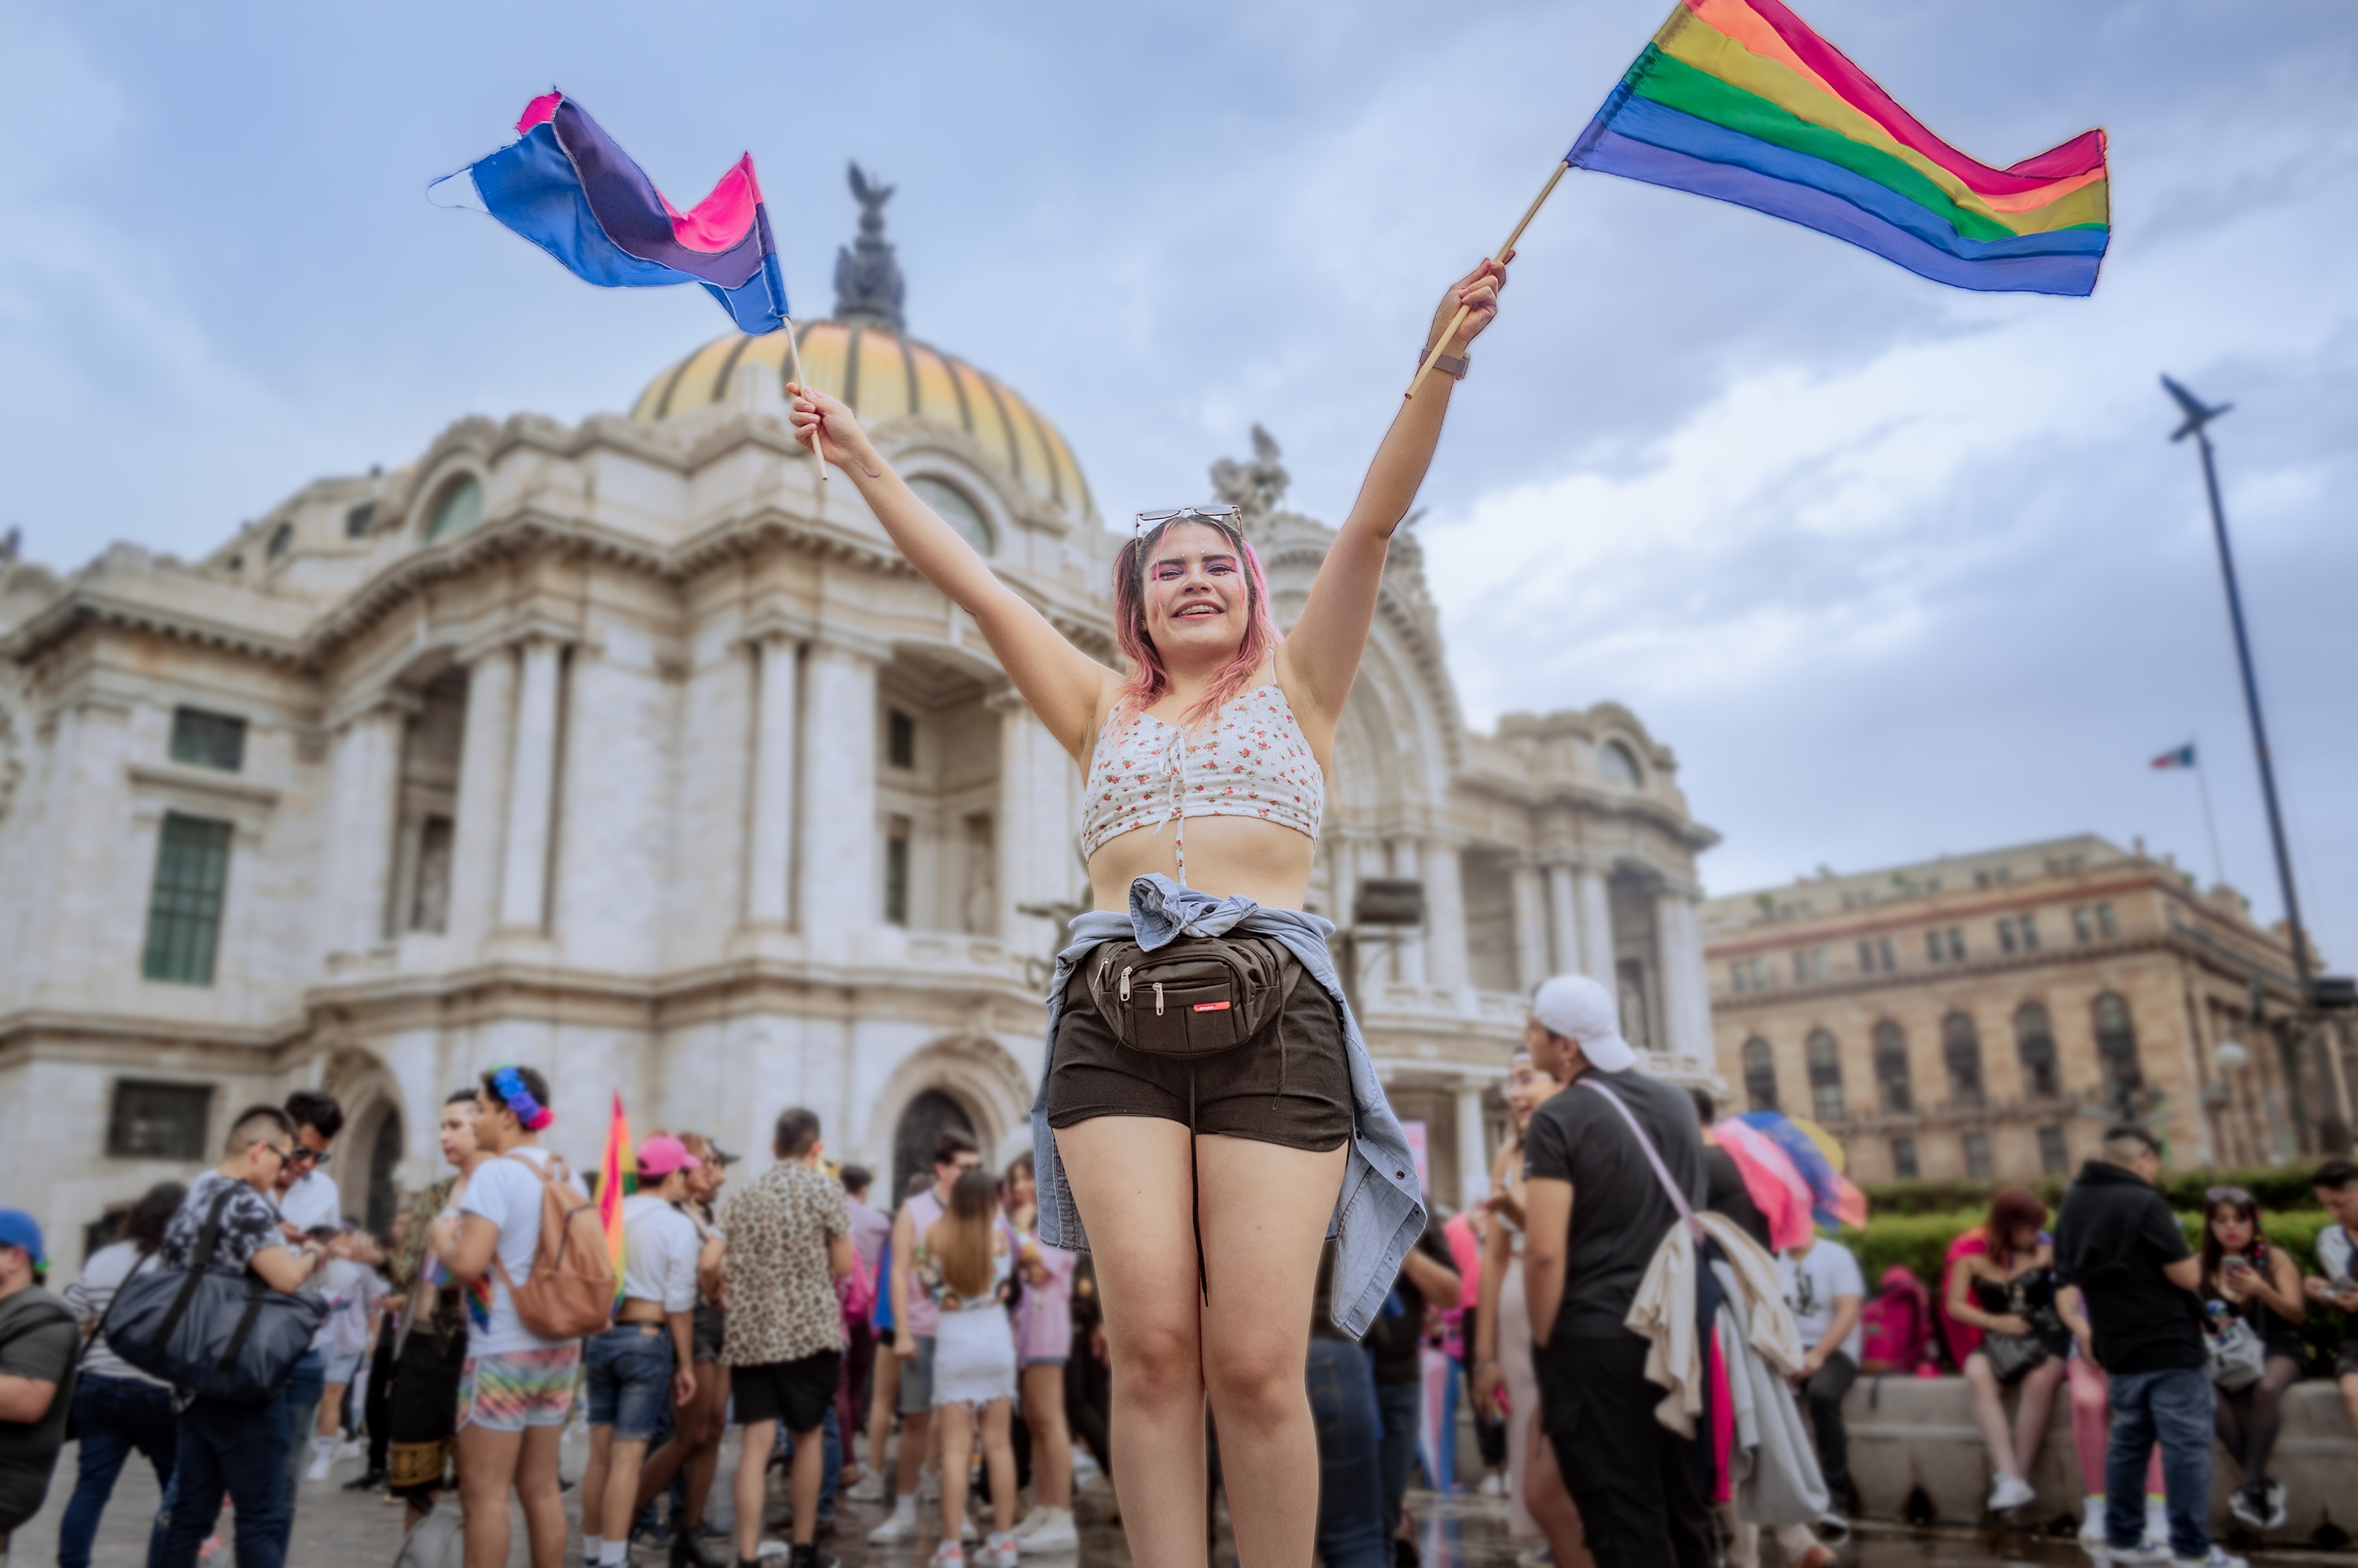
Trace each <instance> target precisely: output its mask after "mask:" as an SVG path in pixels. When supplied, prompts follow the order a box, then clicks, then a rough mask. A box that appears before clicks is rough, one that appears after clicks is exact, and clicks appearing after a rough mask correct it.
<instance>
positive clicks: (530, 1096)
mask: <svg viewBox="0 0 2358 1568" xmlns="http://www.w3.org/2000/svg"><path fill="white" fill-rule="evenodd" d="M548 1100H549V1095H548V1080H547V1079H546V1078H545V1077H543V1076H541V1075H540V1074H539V1073H537V1072H535V1070H533V1069H532V1068H530V1067H516V1066H509V1067H494V1068H493V1069H492V1071H490V1072H488V1073H485V1074H484V1075H483V1077H482V1089H481V1096H480V1108H479V1109H478V1110H477V1111H476V1113H475V1143H476V1147H477V1148H478V1149H480V1150H481V1151H482V1152H484V1153H485V1154H487V1155H489V1156H490V1157H489V1158H488V1159H486V1160H484V1161H483V1162H482V1163H481V1165H479V1166H477V1167H476V1169H475V1172H474V1174H473V1175H472V1176H471V1177H470V1178H469V1180H468V1183H467V1194H466V1196H465V1197H463V1198H462V1199H460V1203H459V1213H458V1217H457V1222H456V1224H455V1225H453V1224H452V1223H451V1222H449V1220H447V1219H446V1220H442V1221H438V1222H437V1225H436V1234H435V1236H434V1238H433V1241H432V1246H433V1248H434V1250H435V1254H436V1255H437V1256H438V1257H439V1258H440V1259H441V1260H442V1262H443V1264H444V1266H445V1267H447V1268H448V1269H449V1271H450V1272H451V1274H452V1275H453V1276H454V1277H455V1278H457V1279H459V1280H460V1281H464V1282H465V1283H466V1285H467V1293H468V1309H469V1314H470V1316H471V1319H472V1324H471V1332H470V1335H469V1337H468V1340H467V1359H466V1364H465V1365H464V1367H463V1368H461V1369H460V1374H459V1498H460V1505H461V1506H462V1507H463V1508H464V1509H465V1510H466V1515H467V1568H499V1565H500V1564H502V1563H505V1562H506V1561H507V1555H508V1493H509V1490H510V1489H511V1488H513V1489H514V1493H515V1496H516V1499H517V1501H518V1502H520V1503H522V1504H523V1506H524V1519H525V1533H526V1534H527V1535H528V1536H529V1537H530V1538H531V1541H532V1568H562V1564H563V1563H564V1560H565V1499H564V1497H563V1495H562V1493H561V1492H560V1491H559V1490H558V1487H557V1439H558V1436H559V1434H560V1433H562V1431H563V1429H564V1425H565V1417H566V1412H567V1411H568V1410H570V1409H571V1408H572V1404H573V1382H574V1375H575V1373H576V1372H577V1371H578V1370H579V1368H580V1365H581V1336H583V1335H585V1334H594V1333H599V1332H602V1331H603V1329H604V1328H605V1326H606V1325H607V1323H608V1321H609V1320H610V1319H611V1315H612V1313H613V1306H614V1270H613V1264H612V1262H611V1260H609V1258H608V1257H607V1255H606V1246H605V1238H604V1233H603V1232H602V1231H601V1230H600V1228H599V1225H598V1217H597V1210H596V1209H594V1208H592V1207H591V1206H590V1200H589V1196H588V1195H587V1194H586V1193H584V1192H583V1191H582V1189H581V1184H580V1183H579V1182H578V1181H577V1180H575V1179H574V1178H573V1177H572V1176H571V1175H569V1174H568V1173H565V1171H564V1167H563V1164H562V1163H561V1162H558V1161H557V1157H556V1155H555V1154H553V1153H552V1152H549V1151H548V1150H546V1149H543V1148H542V1147H541V1146H540V1134H541V1131H542V1130H544V1129H545V1128H546V1127H547V1126H548V1124H549V1123H550V1121H551V1120H553V1119H554V1117H553V1116H552V1114H551V1113H550V1111H549V1108H548ZM486 1294H488V1296H489V1298H490V1299H489V1306H488V1310H484V1309H483V1308H482V1307H481V1303H482V1302H483V1299H484V1297H485V1295H486Z"/></svg>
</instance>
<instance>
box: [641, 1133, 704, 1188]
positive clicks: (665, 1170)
mask: <svg viewBox="0 0 2358 1568" xmlns="http://www.w3.org/2000/svg"><path fill="white" fill-rule="evenodd" d="M703 1164H704V1162H703V1161H701V1160H699V1159H698V1158H697V1157H696V1156H695V1155H693V1154H691V1153H689V1152H687V1144H685V1143H682V1142H681V1141H679V1140H678V1139H676V1138H672V1137H662V1138H650V1139H648V1140H647V1141H645V1142H644V1143H642V1144H640V1145H639V1174H640V1175H642V1176H654V1177H656V1178H658V1179H660V1178H662V1177H665V1176H668V1175H670V1174H671V1173H673V1172H674V1171H693V1170H697V1169H699V1168H700V1167H701V1166H702V1165H703Z"/></svg>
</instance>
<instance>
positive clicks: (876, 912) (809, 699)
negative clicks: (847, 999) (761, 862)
mask: <svg viewBox="0 0 2358 1568" xmlns="http://www.w3.org/2000/svg"><path fill="white" fill-rule="evenodd" d="M881 662H882V661H881V660H880V659H879V658H878V657H877V655H876V654H874V653H872V652H871V651H869V650H868V649H867V648H865V647H855V646H852V645H849V644H848V643H846V642H844V641H841V640H839V639H828V640H822V641H819V642H816V643H812V644H811V647H810V652H809V654H808V655H807V656H806V658H805V660H804V662H803V676H804V702H805V713H804V718H803V733H804V735H805V736H806V742H805V744H804V746H803V748H802V752H803V758H804V766H803V795H802V849H803V852H802V861H801V867H800V871H801V881H800V883H799V885H798V887H797V894H798V896H797V898H796V909H797V911H798V913H799V914H800V916H801V922H802V930H803V935H804V937H805V940H806V942H807V943H808V945H809V947H810V950H811V952H812V954H813V955H814V956H815V957H816V956H825V957H831V958H835V959H838V960H842V959H847V958H849V957H851V956H852V955H853V954H854V953H856V952H857V951H858V950H859V947H860V943H861V942H863V941H864V940H865V938H866V936H867V934H868V933H869V932H870V931H871V929H872V928H873V927H874V926H875V925H876V924H877V922H878V921H879V920H880V919H882V908H883V899H882V883H881V876H882V873H881V871H880V870H879V865H880V849H879V843H880V840H881V839H882V837H883V833H884V826H883V823H882V821H881V820H880V819H879V818H878V816H877V812H876V671H877V668H878V665H880V664H881Z"/></svg>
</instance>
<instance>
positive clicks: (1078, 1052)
mask: <svg viewBox="0 0 2358 1568" xmlns="http://www.w3.org/2000/svg"><path fill="white" fill-rule="evenodd" d="M1100 1116H1152V1117H1159V1118H1161V1119H1163V1120H1165V1121H1175V1122H1178V1123H1179V1124H1180V1125H1181V1126H1183V1127H1187V1128H1191V1129H1193V1130H1195V1131H1197V1132H1214V1133H1222V1134H1225V1135H1227V1136H1228V1137H1231V1138H1249V1139H1252V1140H1254V1141H1257V1142H1261V1143H1279V1144H1282V1145H1284V1146H1285V1147H1286V1148H1289V1149H1308V1150H1313V1151H1315V1152H1321V1153H1323V1152H1325V1151H1327V1150H1329V1149H1338V1148H1340V1147H1342V1145H1343V1144H1344V1142H1345V1141H1347V1140H1348V1139H1349V1138H1350V1136H1351V1125H1352V1118H1351V1065H1350V1062H1349V1060H1348V1058H1347V1056H1346V1055H1345V1054H1344V1049H1343V1024H1342V1020H1341V1018H1340V1017H1338V1016H1337V1014H1336V1010H1335V1003H1334V1000H1333V999H1331V998H1329V997H1328V996H1327V994H1326V993H1325V990H1323V989H1320V987H1319V985H1318V983H1317V982H1316V981H1315V980H1314V979H1310V977H1308V976H1307V975H1304V976H1303V978H1302V979H1301V981H1300V983H1298V984H1297V985H1295V986H1294V988H1293V995H1292V996H1291V997H1289V998H1288V999H1287V1000H1286V1003H1285V1010H1284V1011H1283V1012H1282V1013H1281V1014H1279V1015H1278V1016H1277V1017H1276V1018H1274V1019H1272V1020H1271V1021H1270V1022H1269V1023H1268V1025H1267V1026H1265V1027H1264V1028H1263V1029H1262V1030H1261V1032H1260V1033H1259V1034H1256V1035H1255V1036H1253V1037H1252V1038H1251V1039H1250V1040H1248V1041H1246V1042H1245V1043H1244V1044H1241V1045H1239V1046H1238V1047H1236V1048H1235V1049H1234V1050H1231V1051H1222V1052H1219V1053H1217V1054H1213V1055H1208V1056H1159V1055H1153V1054H1149V1053H1147V1052H1144V1051H1136V1050H1132V1049H1131V1048H1130V1046H1127V1045H1125V1044H1122V1043H1121V1042H1120V1041H1119V1040H1117V1039H1115V1038H1114V1033H1113V1031H1112V1030H1111V1029H1109V1028H1108V1027H1107V1026H1106V1022H1105V1019H1104V1018H1103V1017H1102V1016H1100V1015H1099V1014H1098V1010H1097V1005H1096V1004H1095V1003H1094V1002H1092V1001H1091V1000H1089V985H1088V962H1087V958H1084V959H1083V960H1082V962H1080V963H1078V964H1076V965H1075V966H1074V967H1073V978H1072V981H1071V983H1070V984H1069V985H1068V986H1067V987H1066V988H1065V1005H1064V1010H1063V1011H1061V1012H1059V1013H1058V1014H1057V1017H1056V1050H1055V1056H1054V1057H1053V1058H1052V1060H1051V1061H1050V1064H1049V1067H1048V1125H1049V1126H1051V1127H1055V1128H1065V1127H1071V1126H1073V1125H1074V1124H1075V1123H1076V1122H1082V1121H1087V1120H1089V1119H1092V1118H1095V1117H1100Z"/></svg>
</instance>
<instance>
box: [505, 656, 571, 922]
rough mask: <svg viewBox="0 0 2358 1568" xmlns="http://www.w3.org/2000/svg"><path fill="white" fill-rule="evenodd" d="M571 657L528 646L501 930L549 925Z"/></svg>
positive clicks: (520, 686) (512, 769)
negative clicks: (551, 850)
mask: <svg viewBox="0 0 2358 1568" xmlns="http://www.w3.org/2000/svg"><path fill="white" fill-rule="evenodd" d="M564 659H565V651H564V650H563V649H562V648H560V647H558V646H557V643H555V642H553V641H551V640H549V639H548V638H546V637H534V638H531V639H529V640H527V641H526V642H525V645H524V649H523V653H522V656H521V659H520V665H521V667H520V669H519V671H518V675H517V681H516V717H515V750H514V761H513V762H511V763H510V764H509V768H508V811H507V841H506V843H505V845H504V846H503V853H502V855H501V858H500V925H502V926H503V927H504V928H507V929H510V930H528V931H539V930H544V929H546V926H547V925H548V845H549V834H550V831H551V829H552V827H554V824H555V820H556V807H557V728H558V723H559V711H558V710H559V708H560V707H561V705H562V702H563V697H564V694H563V691H562V689H561V688H562V687H563V684H564V673H565V672H564Z"/></svg>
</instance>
